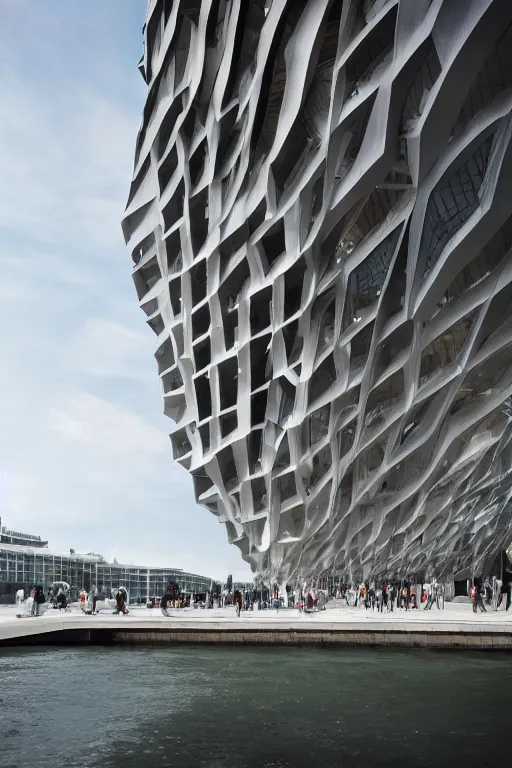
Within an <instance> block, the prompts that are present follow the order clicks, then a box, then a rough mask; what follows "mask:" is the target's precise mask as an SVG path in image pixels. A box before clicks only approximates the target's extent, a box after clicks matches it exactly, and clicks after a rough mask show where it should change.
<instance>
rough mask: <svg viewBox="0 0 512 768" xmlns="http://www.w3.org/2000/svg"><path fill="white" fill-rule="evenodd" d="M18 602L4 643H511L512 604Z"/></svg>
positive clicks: (2, 633) (1, 617) (4, 625)
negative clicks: (165, 607)
mask: <svg viewBox="0 0 512 768" xmlns="http://www.w3.org/2000/svg"><path fill="white" fill-rule="evenodd" d="M16 613H19V609H16V608H15V607H14V606H7V607H1V608H0V644H4V645H5V644H8V645H13V644H14V645H16V644H21V643H23V644H27V643H30V644H32V643H33V644H35V645H36V644H39V643H42V642H46V643H48V642H55V643H61V642H79V643H95V644H103V643H108V644H111V643H120V644H127V643H169V642H186V643H189V642H193V643H223V644H225V643H232V644H281V645H289V644H297V645H301V644H316V645H322V644H329V645H386V646H390V645H391V646H402V647H403V646H409V647H410V646H426V647H458V648H460V647H475V648H503V649H508V648H511V649H512V611H510V612H509V613H506V612H505V611H504V610H500V611H497V612H490V611H488V612H487V613H483V614H481V613H478V614H477V615H475V614H473V612H472V610H471V605H470V604H469V603H447V604H446V606H445V609H444V610H441V611H439V610H437V609H435V608H434V609H432V610H431V611H424V610H412V611H404V610H395V611H394V612H393V613H382V614H381V613H377V612H376V611H368V612H366V611H365V609H364V608H349V607H348V606H347V605H345V603H344V602H343V603H341V601H331V602H330V603H329V604H328V606H327V609H326V610H325V611H321V612H319V613H315V614H300V613H299V612H298V611H297V610H295V609H282V610H280V611H275V610H266V611H249V612H242V614H241V616H240V618H237V617H236V615H235V612H234V609H233V608H231V607H230V608H218V609H213V610H201V609H192V608H189V609H175V610H171V611H170V615H169V617H166V616H163V615H162V614H161V612H160V609H150V610H148V609H146V608H138V607H133V608H131V609H130V613H129V614H128V615H127V616H122V615H113V614H112V613H111V612H109V611H105V612H102V613H100V614H97V615H95V616H86V615H84V614H83V613H82V612H81V611H80V610H79V609H78V608H77V607H72V608H71V611H70V612H66V613H59V612H58V611H53V610H52V611H48V612H47V613H46V614H45V615H43V616H40V617H30V618H22V619H18V618H16Z"/></svg>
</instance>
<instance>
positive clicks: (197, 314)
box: [192, 304, 210, 341]
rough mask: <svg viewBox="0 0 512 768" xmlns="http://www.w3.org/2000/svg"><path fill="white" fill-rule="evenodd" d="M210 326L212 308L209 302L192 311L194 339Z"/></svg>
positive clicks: (205, 331)
mask: <svg viewBox="0 0 512 768" xmlns="http://www.w3.org/2000/svg"><path fill="white" fill-rule="evenodd" d="M209 328H210V308H209V306H208V304H203V306H202V307H199V309H196V310H194V311H193V313H192V339H193V341H195V340H196V339H198V338H199V337H200V336H202V335H203V334H204V333H207V332H208V330H209Z"/></svg>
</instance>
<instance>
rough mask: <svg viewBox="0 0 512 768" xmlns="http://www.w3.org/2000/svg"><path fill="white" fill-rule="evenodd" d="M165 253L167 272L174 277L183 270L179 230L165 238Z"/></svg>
mask: <svg viewBox="0 0 512 768" xmlns="http://www.w3.org/2000/svg"><path fill="white" fill-rule="evenodd" d="M165 251H166V254H167V272H168V273H169V275H175V274H177V273H178V272H181V270H182V269H183V258H182V255H181V237H180V231H179V228H178V229H175V230H174V232H171V233H170V234H169V235H167V237H166V238H165Z"/></svg>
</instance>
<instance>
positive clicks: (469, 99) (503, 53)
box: [453, 24, 512, 136]
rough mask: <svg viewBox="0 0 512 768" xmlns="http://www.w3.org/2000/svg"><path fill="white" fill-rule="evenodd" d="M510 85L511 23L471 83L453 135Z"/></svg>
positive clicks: (511, 80) (511, 64) (460, 131)
mask: <svg viewBox="0 0 512 768" xmlns="http://www.w3.org/2000/svg"><path fill="white" fill-rule="evenodd" d="M510 86H512V24H509V25H508V27H507V28H506V29H505V31H504V33H503V35H502V36H501V37H500V39H499V40H498V43H497V45H496V46H495V47H494V48H493V49H492V50H491V52H490V54H489V56H488V57H487V59H486V61H485V63H484V65H483V67H482V69H481V70H480V72H479V73H478V75H477V76H476V78H475V80H474V81H473V83H472V84H471V88H470V89H469V91H468V94H467V96H466V98H465V100H464V103H463V105H462V107H461V110H460V114H459V116H458V118H457V121H456V123H455V126H454V128H453V135H454V136H458V135H460V134H461V133H462V131H463V130H464V128H465V127H466V125H467V124H468V123H469V122H470V121H471V120H472V119H473V118H474V117H475V115H477V114H478V113H479V112H481V111H482V109H485V107H487V106H489V104H491V103H492V102H493V101H494V100H495V99H496V98H497V97H498V96H499V95H500V93H503V91H504V90H505V89H507V88H510Z"/></svg>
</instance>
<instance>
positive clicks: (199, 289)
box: [190, 259, 206, 307]
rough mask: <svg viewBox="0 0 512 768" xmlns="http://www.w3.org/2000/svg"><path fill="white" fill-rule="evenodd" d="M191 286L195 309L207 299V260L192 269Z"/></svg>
mask: <svg viewBox="0 0 512 768" xmlns="http://www.w3.org/2000/svg"><path fill="white" fill-rule="evenodd" d="M190 285H191V288H192V304H193V306H194V307H195V306H197V304H199V303H200V302H201V301H202V300H203V299H205V298H206V259H202V260H201V261H199V262H198V263H197V264H194V265H193V266H192V267H191V268H190Z"/></svg>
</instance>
